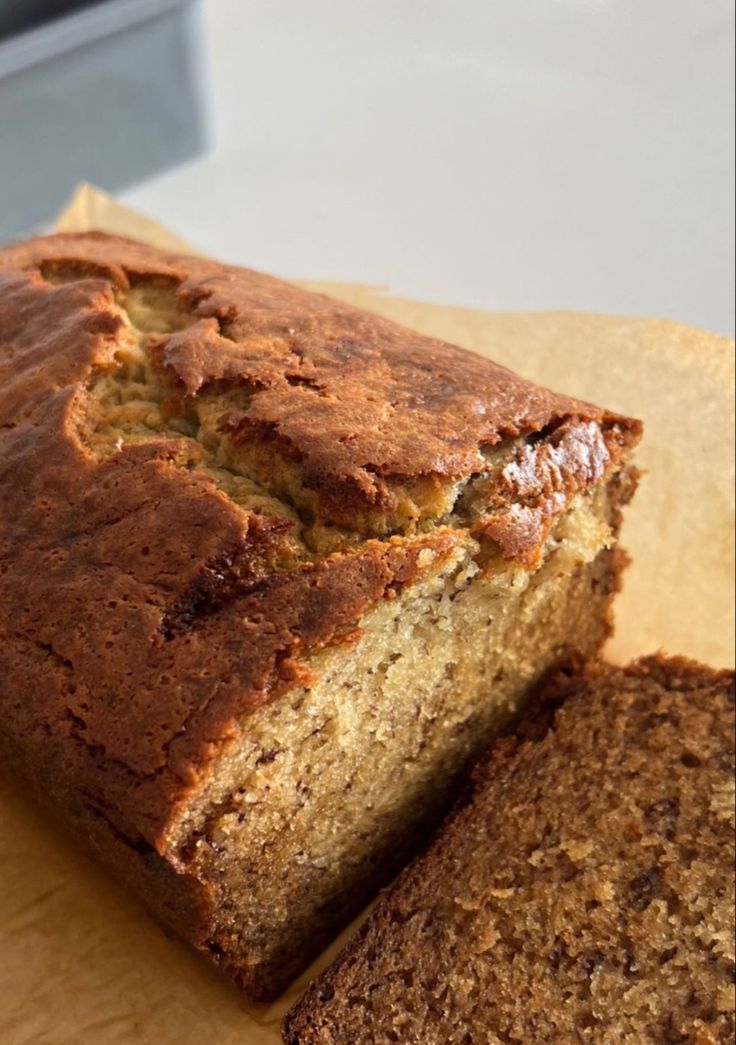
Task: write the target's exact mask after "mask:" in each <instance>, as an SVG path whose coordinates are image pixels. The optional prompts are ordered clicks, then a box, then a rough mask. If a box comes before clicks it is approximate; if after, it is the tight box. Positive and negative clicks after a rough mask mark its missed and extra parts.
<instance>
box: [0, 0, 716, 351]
mask: <svg viewBox="0 0 736 1045" xmlns="http://www.w3.org/2000/svg"><path fill="white" fill-rule="evenodd" d="M733 48H734V10H733V3H732V0H669V2H666V3H665V2H664V0H523V2H520V0H453V2H449V0H363V2H352V3H350V2H348V3H345V2H344V0H310V2H309V3H304V2H300V0H280V2H279V0H270V2H267V0H200V2H197V0H103V2H84V0H81V2H80V0H78V2H67V3H64V2H63V0H45V2H44V0H0V199H2V207H0V239H9V238H11V237H13V236H17V235H19V234H22V233H24V232H26V231H28V230H29V229H32V228H35V227H39V226H42V225H43V224H44V223H47V222H49V221H50V220H51V219H52V217H53V215H54V213H55V211H56V209H57V208H58V207H59V205H60V204H61V203H62V202H63V200H64V199H65V198H66V197H67V196H68V195H69V194H70V192H71V191H72V189H73V188H74V186H75V184H76V183H78V182H79V181H82V180H90V181H92V182H95V183H97V184H98V185H100V186H102V187H103V188H106V189H109V190H111V191H114V192H115V193H116V194H117V196H118V197H119V198H120V199H121V200H122V201H123V202H125V203H128V204H130V205H131V206H134V207H137V208H139V209H141V210H143V211H144V212H147V213H148V214H149V215H151V216H154V217H156V218H158V219H159V220H161V221H162V222H164V223H165V224H167V225H169V226H170V227H171V228H172V229H173V230H174V231H176V232H178V233H179V234H180V235H182V236H183V237H185V238H186V239H188V240H189V241H190V242H191V243H192V244H194V245H195V246H197V247H198V248H201V249H202V250H204V251H206V252H208V253H211V254H213V255H217V256H219V257H221V258H223V259H225V260H232V261H239V262H242V263H245V264H248V265H251V266H253V267H256V268H262V269H265V270H268V271H271V272H274V273H278V274H281V275H284V276H293V277H304V278H311V279H333V280H345V281H354V282H362V283H378V284H388V285H389V286H390V289H391V290H392V292H393V293H395V294H398V295H401V296H405V297H414V298H419V299H423V300H433V301H439V302H444V303H448V304H454V305H468V306H477V307H482V308H489V309H537V308H563V309H570V308H571V309H582V310H587V311H597V312H615V313H622V314H628V315H650V316H666V317H671V318H674V319H678V320H681V321H683V322H687V323H691V324H695V325H698V326H703V327H706V328H708V329H711V330H714V331H717V332H720V333H732V332H733V326H734V315H733V310H734V305H733V286H734V78H733V65H734V57H733Z"/></svg>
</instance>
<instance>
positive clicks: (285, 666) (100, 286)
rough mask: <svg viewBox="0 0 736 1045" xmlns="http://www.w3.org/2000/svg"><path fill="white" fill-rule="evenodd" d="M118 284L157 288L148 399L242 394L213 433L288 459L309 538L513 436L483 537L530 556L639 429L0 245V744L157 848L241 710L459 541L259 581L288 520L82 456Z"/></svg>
mask: <svg viewBox="0 0 736 1045" xmlns="http://www.w3.org/2000/svg"><path fill="white" fill-rule="evenodd" d="M70 271H71V273H72V275H71V276H69V272H70ZM59 275H61V277H62V278H61V279H57V276H59ZM141 284H151V285H154V286H165V287H169V288H171V289H172V290H173V291H174V292H175V294H176V298H177V301H178V303H179V307H180V308H181V310H182V314H183V315H184V316H185V322H184V323H183V324H182V327H181V329H178V330H174V331H171V332H170V333H168V334H160V335H158V336H156V337H152V338H151V339H150V346H149V347H150V350H151V352H153V353H154V354H155V358H156V360H157V364H158V366H159V368H160V370H161V374H162V380H163V381H164V383H165V385H166V387H167V388H168V392H169V396H170V401H171V403H172V404H173V403H175V402H176V401H179V402H180V401H181V400H183V399H197V397H199V396H201V395H203V394H204V392H205V391H206V390H207V389H211V388H213V387H215V386H216V387H217V388H234V389H237V390H239V391H242V393H243V401H242V405H241V407H240V408H238V409H237V410H230V411H229V412H228V413H227V415H223V416H222V417H221V418H220V420H219V428H220V430H221V431H223V432H228V433H229V434H230V436H231V437H232V439H233V440H234V442H236V443H239V444H241V445H242V444H244V443H249V442H252V444H253V446H254V447H255V448H256V450H257V451H258V452H261V451H262V452H263V453H267V452H269V450H270V449H274V448H275V450H274V452H275V453H276V454H277V455H278V458H279V460H281V461H296V462H297V463H298V467H299V473H300V479H299V481H300V483H301V484H302V487H303V488H304V489H306V490H310V491H312V492H316V494H317V496H318V500H319V504H320V505H321V510H323V511H324V515H325V518H326V520H327V521H328V522H329V523H335V524H339V525H344V526H347V527H348V528H350V527H351V526H353V525H354V520H355V519H356V518H358V517H359V516H361V513H369V514H370V513H371V512H373V513H375V512H378V513H379V514H380V513H387V512H390V511H392V510H393V509H394V508H395V505H396V503H397V497H398V494H397V489H399V488H401V487H402V484H403V485H406V484H411V483H412V482H415V481H417V480H426V481H428V482H429V483H430V484H431V483H434V484H439V486H442V487H443V488H444V487H448V486H449V485H451V484H453V483H456V482H459V481H462V480H467V479H469V478H470V477H471V476H473V475H476V474H478V473H480V472H483V470H484V469H485V468H486V458H485V456H484V449H487V448H490V447H492V446H494V445H495V444H498V443H499V442H500V441H502V440H505V439H510V438H513V437H516V436H525V437H527V436H532V437H534V438H535V439H537V442H536V443H535V444H534V446H531V444H530V446H531V449H530V450H529V451H526V450H523V449H522V450H519V451H518V453H519V454H522V453H530V454H531V455H532V457H533V467H531V468H530V469H529V470H528V474H527V475H526V478H525V477H524V476H523V475H521V473H519V472H518V469H517V473H516V474H515V477H514V476H512V475H511V473H509V472H507V473H506V478H504V477H503V475H501V476H500V477H499V479H498V483H497V494H498V499H499V502H500V504H501V508H502V513H505V514H504V516H503V520H504V521H501V522H499V523H498V525H497V526H496V528H495V531H494V532H492V533H491V534H490V536H491V537H492V538H493V540H494V541H495V542H496V543H497V544H498V547H499V548H500V550H501V551H502V552H503V553H504V554H506V555H509V556H511V557H518V558H519V559H525V558H529V555H530V550H529V546H530V541H529V539H528V536H527V537H525V536H524V535H525V534H528V531H529V525H530V524H529V520H528V519H527V517H526V515H525V514H524V513H525V512H526V511H527V510H528V511H529V512H531V515H532V516H533V527H535V529H534V534H535V536H534V537H533V539H532V541H531V545H532V546H533V547H538V545H539V541H540V540H541V537H542V536H543V531H544V526H545V525H546V521H547V520H548V519H549V518H550V517H551V516H553V515H554V514H555V513H558V514H559V512H560V511H562V510H564V507H565V504H566V501H567V499H568V498H569V496H570V495H571V493H572V492H574V491H575V490H578V489H582V488H585V486H587V485H590V484H592V483H595V482H597V481H598V480H600V478H601V476H602V475H603V474H604V472H605V471H606V469H609V468H611V467H613V466H614V465H615V463H616V461H617V460H618V458H619V457H620V456H621V455H622V454H623V453H624V452H625V450H626V449H627V448H628V447H629V446H630V445H631V444H632V443H633V442H635V441H636V439H637V438H638V431H639V429H638V425H637V424H636V423H635V422H631V421H629V420H626V419H623V418H619V417H617V416H615V415H611V414H609V413H607V412H606V411H603V410H600V409H598V408H596V407H592V406H589V405H587V404H584V403H580V402H577V401H575V400H572V399H569V398H567V397H563V396H558V395H556V394H554V393H551V392H548V391H546V390H544V389H541V388H537V387H536V386H533V385H531V384H530V383H529V382H526V381H524V380H522V379H521V378H518V377H516V376H515V375H513V374H511V373H510V372H508V371H507V370H505V369H503V368H501V367H498V366H496V365H494V364H493V363H490V362H489V361H487V360H485V359H481V358H479V357H477V356H475V355H472V354H470V353H468V352H465V351H463V350H462V349H459V348H455V347H453V346H449V345H445V344H442V343H440V342H436V341H432V340H430V339H427V338H423V337H421V336H419V335H416V334H412V333H410V332H408V331H405V330H403V329H401V328H399V327H396V326H394V325H393V324H391V323H388V322H386V321H385V320H382V319H379V318H377V317H374V316H371V315H368V314H366V313H362V312H358V311H356V310H354V309H352V308H350V307H348V306H346V305H343V304H341V303H340V302H337V301H332V300H330V299H328V298H325V297H322V296H319V295H314V294H309V293H307V292H306V291H303V290H300V289H298V288H296V287H292V286H289V285H287V284H284V283H281V282H279V281H277V280H273V279H271V278H269V277H267V276H262V275H260V274H257V273H253V272H249V271H247V270H244V269H237V268H233V267H226V266H221V265H218V264H215V263H213V262H210V261H205V260H201V259H196V258H187V257H181V256H174V255H168V254H165V253H163V252H161V251H158V250H155V249H153V248H151V247H147V246H144V245H142V244H138V243H134V242H131V241H128V240H123V239H119V238H116V237H110V236H106V235H102V234H96V233H90V234H85V235H59V236H51V237H46V238H40V239H36V240H32V241H31V242H29V243H26V244H20V245H17V246H13V247H9V248H6V249H5V250H3V251H0V382H1V391H0V441H1V443H2V452H1V456H0V475H1V482H2V502H1V516H0V519H1V522H0V562H1V563H2V577H1V579H0V585H1V589H2V620H0V633H1V641H0V677H1V678H2V700H3V724H2V729H3V731H5V732H6V733H7V734H8V735H9V736H10V737H13V738H16V739H17V738H22V739H23V744H24V745H25V746H26V747H27V749H28V752H29V758H30V759H31V760H32V761H36V762H37V763H38V764H43V765H44V766H47V767H48V770H49V772H52V773H54V774H57V775H58V776H60V777H61V778H62V779H63V780H64V781H65V782H66V785H67V786H68V787H69V788H70V789H71V790H74V791H76V792H80V793H84V794H86V795H87V796H88V800H89V804H90V805H91V806H92V807H93V808H95V809H97V811H98V812H99V813H100V814H101V815H104V816H105V817H107V818H108V819H109V820H110V822H111V823H112V824H113V825H114V827H115V829H116V830H119V831H121V832H123V833H124V834H125V835H126V836H128V837H130V838H132V839H137V838H142V839H145V840H146V841H147V842H149V843H151V844H152V845H154V846H155V847H156V848H157V849H158V850H159V851H160V852H164V851H165V849H166V840H165V833H166V828H167V825H168V824H169V823H170V822H171V819H172V816H173V815H174V813H175V812H176V810H177V809H178V808H180V807H181V804H182V803H183V802H184V801H185V800H186V798H187V795H188V794H190V793H191V791H192V789H193V788H195V787H196V786H197V783H198V781H199V780H200V779H201V776H202V774H203V773H206V772H207V768H208V766H209V765H210V764H211V762H212V760H213V758H214V757H215V755H216V753H217V750H218V746H219V745H220V744H221V742H222V741H223V740H224V739H226V738H227V737H229V736H232V735H233V734H234V733H235V732H236V731H237V729H238V728H239V726H240V723H241V722H242V719H243V717H244V716H245V715H247V713H248V711H249V710H251V709H253V708H254V707H257V706H258V705H259V704H260V703H262V702H264V701H266V700H270V699H273V697H274V696H275V695H276V694H278V693H279V692H281V691H283V689H284V688H287V687H289V686H291V685H293V684H295V682H297V681H299V679H301V678H303V675H304V671H305V670H306V669H305V667H304V660H303V658H304V655H305V654H306V653H308V652H309V650H312V649H315V648H318V647H320V646H323V645H325V644H329V643H335V642H340V641H345V640H346V637H347V635H348V634H349V633H350V631H351V629H354V628H355V626H356V625H357V623H358V622H359V620H360V618H361V616H362V615H363V614H364V613H365V612H366V610H367V609H368V608H369V607H370V606H371V605H373V604H374V603H375V602H376V601H377V600H379V599H381V598H384V597H390V595H391V593H392V591H393V590H395V588H396V586H397V585H401V584H404V583H407V582H411V581H412V579H413V578H415V577H417V576H419V575H421V573H422V572H423V571H424V570H426V569H427V568H429V566H430V565H431V563H432V562H436V560H437V557H440V558H441V557H442V556H446V555H448V554H450V553H451V552H452V549H453V548H454V547H455V546H456V544H457V542H458V541H459V540H460V539H462V537H463V531H462V529H452V528H443V527H442V526H441V525H439V526H435V528H434V529H432V530H430V531H429V532H427V533H425V534H423V535H422V534H419V535H417V534H415V535H413V536H412V535H411V534H410V532H409V531H408V530H407V531H405V532H406V533H407V534H408V536H406V537H401V536H395V537H391V536H390V533H391V532H392V531H391V530H390V529H389V533H388V534H387V536H388V539H387V540H384V541H382V542H378V541H371V540H365V539H363V540H362V542H361V543H359V544H358V545H357V546H353V547H352V548H351V549H346V550H343V551H340V552H337V553H335V554H333V555H328V556H322V557H319V556H317V557H316V558H314V559H313V561H302V562H299V563H291V566H290V568H288V569H284V568H282V567H283V562H284V561H286V560H288V556H289V552H288V548H287V538H286V536H285V535H286V534H287V531H288V529H289V526H290V525H291V524H290V523H289V522H288V520H285V518H284V517H283V516H280V515H279V514H268V513H265V514H264V513H261V514H257V513H254V512H252V511H248V510H246V509H243V508H242V507H240V506H238V505H237V504H234V503H233V502H232V501H231V500H230V499H228V497H226V496H224V495H223V493H222V492H221V491H220V490H219V489H218V488H217V487H216V485H215V483H214V482H213V481H212V479H211V478H209V477H208V476H206V475H205V474H202V473H199V472H197V471H196V469H195V470H192V469H189V468H188V467H185V466H182V460H183V458H184V457H185V456H186V453H185V449H184V447H183V443H182V442H179V441H177V440H176V439H172V438H166V437H162V438H159V439H155V440H153V441H151V442H147V443H143V442H139V443H130V444H126V445H124V446H122V445H121V446H120V447H119V448H118V451H119V452H116V453H114V454H112V455H110V456H106V457H103V458H98V457H95V455H94V454H92V453H90V452H89V450H88V448H86V447H85V446H84V443H83V441H82V440H81V439H80V436H79V421H78V413H79V410H80V403H81V402H82V401H83V400H84V397H85V395H87V394H88V393H87V389H88V387H89V385H90V382H91V381H92V380H93V379H94V377H95V375H98V374H100V373H105V372H108V371H110V370H112V369H114V368H115V366H116V365H117V364H116V356H115V353H116V351H117V348H118V346H119V343H120V339H121V337H122V336H123V334H124V327H125V321H124V317H123V315H122V313H121V309H120V308H119V307H118V304H117V295H119V294H121V293H125V292H126V291H127V290H129V288H130V287H131V286H138V285H141ZM171 408H172V409H173V407H171ZM535 433H537V434H538V435H536V436H535ZM515 452H516V451H515ZM530 460H531V458H530ZM550 462H551V464H550ZM525 484H526V486H525ZM529 484H531V487H530V488H529V489H527V488H526V487H527V486H529ZM494 489H495V488H494ZM517 502H518V506H517ZM515 513H516V514H515ZM540 519H541V523H540ZM435 522H437V523H441V522H442V519H441V518H440V517H438V518H437V519H436V520H435ZM355 525H357V524H355ZM489 525H491V528H492V524H489ZM358 529H359V531H360V534H359V535H360V536H361V537H362V538H366V537H368V538H369V537H370V536H371V534H372V532H373V530H372V529H371V526H368V527H367V528H366V527H363V526H362V524H361V525H360V526H358ZM481 530H482V522H481ZM393 532H395V533H398V532H404V531H401V528H400V527H399V528H398V529H394V530H393ZM489 532H490V531H489ZM481 536H482V534H481ZM532 551H533V548H532Z"/></svg>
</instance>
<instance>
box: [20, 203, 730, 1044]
mask: <svg viewBox="0 0 736 1045" xmlns="http://www.w3.org/2000/svg"><path fill="white" fill-rule="evenodd" d="M58 227H59V228H60V229H65V230H83V229H89V228H99V229H105V230H108V231H111V232H117V233H121V234H127V235H131V236H136V237H138V238H141V239H145V240H149V241H151V242H154V243H157V244H160V245H162V246H165V247H168V248H170V249H176V250H179V249H190V250H191V248H187V245H186V244H184V243H183V241H181V240H180V239H179V238H178V237H177V236H174V235H173V234H172V233H170V232H168V231H166V230H165V229H163V228H161V226H160V225H158V224H157V223H156V222H153V221H151V220H149V219H147V218H144V217H143V216H141V215H138V214H133V213H131V212H130V211H128V210H126V209H125V208H123V207H121V206H120V205H119V204H118V203H116V202H115V201H113V200H112V199H110V198H109V197H107V196H105V195H104V194H102V193H100V192H98V191H97V190H94V189H92V188H90V187H88V186H85V187H83V188H82V189H80V191H79V192H78V194H77V195H76V197H75V198H74V200H73V201H72V203H71V204H70V205H69V207H67V208H66V209H65V210H64V212H63V213H62V214H61V215H60V217H59V221H58ZM243 261H244V262H245V263H247V261H248V259H247V257H244V259H243ZM309 285H310V286H314V287H316V288H318V289H322V290H325V291H326V292H328V293H329V292H331V293H333V294H335V296H338V297H341V298H343V299H346V300H349V301H351V302H353V303H355V304H357V305H361V306H363V307H365V308H368V309H371V310H373V311H375V312H380V313H381V314H382V315H385V316H389V317H390V318H392V319H396V320H398V321H399V322H401V323H404V324H406V325H407V326H411V327H414V328H416V329H418V330H422V331H425V332H427V333H430V334H433V335H435V336H437V337H440V338H444V339H446V340H448V341H454V342H456V343H458V344H461V345H464V346H466V347H468V348H472V349H475V350H476V351H478V352H481V353H484V354H488V355H490V356H492V357H493V358H494V359H496V360H497V361H498V362H501V363H505V364H507V365H508V366H510V367H512V368H513V369H515V370H518V371H520V372H521V373H522V374H524V375H526V376H527V377H530V378H532V379H534V380H538V381H541V382H543V383H544V384H548V385H550V386H552V387H553V388H557V389H560V390H563V391H566V392H570V393H572V394H574V395H577V396H582V397H583V398H588V399H592V400H595V401H598V402H601V403H604V404H605V405H606V406H609V407H612V408H615V409H618V410H621V411H623V412H625V413H629V414H633V415H634V416H638V417H641V418H643V420H644V422H645V425H646V435H645V438H644V442H643V445H642V447H641V451H640V453H639V462H640V464H641V466H642V468H643V469H644V470H645V473H646V474H645V476H644V478H643V480H642V483H641V486H640V489H639V492H638V494H637V497H636V499H635V502H634V504H633V505H631V506H630V508H629V510H628V514H627V518H626V524H625V529H624V533H623V537H622V541H623V544H624V545H625V547H626V548H627V549H628V550H629V551H630V553H631V554H632V556H633V564H632V566H631V568H630V569H629V571H628V573H627V575H626V580H625V589H624V591H623V593H622V594H621V596H620V597H619V600H618V603H617V607H616V636H615V638H614V639H613V640H612V642H611V644H610V647H609V650H608V653H609V656H610V657H612V658H613V659H616V660H623V659H628V658H630V657H632V656H635V655H636V654H639V653H645V652H651V651H653V650H656V649H658V648H663V649H666V650H669V651H671V652H678V653H685V654H688V655H690V656H692V657H697V658H700V659H702V660H704V661H707V662H709V663H711V664H714V665H716V666H728V665H731V664H732V663H733V642H734V599H733V576H734V551H733V549H734V499H733V484H734V393H733V389H734V346H733V343H732V342H730V341H728V340H726V339H725V338H720V337H716V336H715V335H712V334H707V333H704V332H702V331H699V330H693V329H690V328H687V327H683V326H680V325H679V324H677V323H673V322H669V321H662V320H647V319H622V318H618V317H611V316H594V315H585V314H573V313H561V312H560V313H552V312H540V313H526V314H517V313H486V312H477V311H470V310H464V309H458V308H447V307H443V306H440V305H429V304H421V303H419V302H414V301H402V300H399V299H396V298H393V297H390V296H388V295H386V294H382V293H380V292H377V291H376V288H370V287H364V286H354V285H348V284H318V283H314V282H311V283H310V284H309ZM343 938H344V937H343ZM334 950H335V948H334V947H333V948H331V951H334ZM324 960H325V956H323V959H322V960H321V961H320V963H318V964H323V962H324ZM309 975H310V974H307V975H305V976H304V977H302V979H301V981H300V982H299V984H296V985H295V986H294V988H293V989H292V990H291V991H290V992H289V994H288V996H286V997H285V998H283V999H281V1000H280V1001H279V1002H278V1003H276V1004H275V1005H273V1006H270V1007H263V1006H261V1007H256V1006H249V1005H247V1004H246V1003H245V1002H244V1001H243V999H242V998H241V997H240V996H239V995H238V994H237V992H236V991H235V990H234V989H233V988H231V987H230V986H229V985H228V984H227V983H225V982H224V981H222V980H221V979H220V978H219V977H218V975H217V974H216V972H215V971H214V970H212V969H210V968H209V967H208V965H207V964H206V963H205V962H204V961H202V960H200V959H199V958H198V957H197V956H196V955H195V954H194V953H191V952H190V950H189V949H188V948H187V947H186V946H185V945H183V944H180V943H179V942H178V941H176V940H173V939H170V938H168V937H167V936H166V935H165V934H164V933H163V932H162V931H161V930H160V929H159V928H158V927H157V925H156V924H155V923H154V922H153V921H152V920H151V919H150V918H149V917H148V915H147V914H146V913H145V911H144V910H143V909H142V908H141V907H140V906H139V905H138V903H137V902H136V901H135V899H133V898H131V897H129V896H127V895H126V894H124V893H123V892H122V891H121V890H120V889H119V888H118V887H117V886H116V885H115V883H113V882H112V881H111V880H110V879H109V878H108V877H107V876H106V875H105V874H104V873H103V872H101V871H99V870H98V869H97V868H96V867H95V866H94V865H93V864H92V863H91V862H90V861H89V860H88V859H87V858H86V857H85V856H84V855H82V854H80V853H79V852H77V851H76V850H75V848H74V847H73V846H72V845H71V844H70V843H69V842H68V841H67V840H66V839H65V837H64V835H63V833H62V832H61V831H60V830H57V828H56V826H55V825H54V824H52V823H50V822H49V821H48V820H45V819H44V818H43V816H42V815H40V814H38V813H37V812H36V811H35V810H33V809H32V808H31V807H30V806H28V805H27V804H26V802H25V800H24V799H23V797H22V796H21V795H20V794H19V793H18V792H17V790H16V788H15V787H14V786H13V785H12V784H11V783H10V782H9V781H8V780H7V779H6V776H5V775H3V774H0V1042H2V1043H3V1045H31V1043H34V1045H45V1043H48V1045H62V1043H63V1045H66V1043H69V1045H72V1043H73V1045H106V1043H113V1042H137V1043H140V1045H149V1043H151V1045H152V1043H156V1045H169V1043H172V1045H173V1043H176V1045H190V1043H191V1045H194V1043H196V1045H202V1043H210V1042H212V1043H215V1042H216V1043H218V1045H231V1043H232V1045H234V1043H236V1042H237V1043H239V1045H274V1043H276V1042H278V1041H279V1040H280V1039H279V1034H278V1021H279V1019H280V1016H281V1015H282V1013H283V1012H284V1011H285V1009H286V1008H287V1007H288V1005H289V1004H290V1003H291V1001H293V1000H294V998H295V997H296V995H297V994H298V993H299V990H300V989H301V987H302V986H303V985H304V984H305V983H306V981H307V978H308V976H309Z"/></svg>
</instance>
